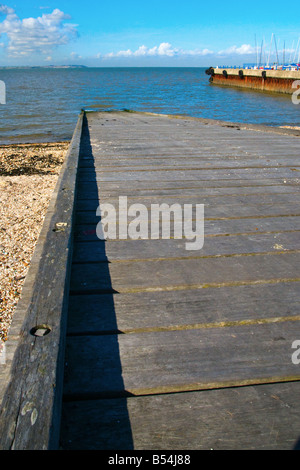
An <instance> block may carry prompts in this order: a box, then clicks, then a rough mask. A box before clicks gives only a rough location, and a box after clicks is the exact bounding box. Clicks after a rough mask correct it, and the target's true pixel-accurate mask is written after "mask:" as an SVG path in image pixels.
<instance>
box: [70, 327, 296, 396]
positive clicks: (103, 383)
mask: <svg viewBox="0 0 300 470" xmlns="http://www.w3.org/2000/svg"><path fill="white" fill-rule="evenodd" d="M298 326H299V320H298V321H295V322H293V321H286V322H280V323H271V324H259V325H255V324H254V325H250V326H249V325H240V326H230V327H229V328H226V327H220V328H206V327H204V328H199V329H193V330H178V331H163V332H153V333H144V334H132V335H119V336H116V335H111V336H91V337H89V338H88V341H87V339H86V338H85V337H71V338H68V341H67V353H66V363H67V366H66V375H65V392H64V394H65V396H67V397H68V398H71V397H72V399H73V400H74V399H76V397H77V398H78V397H85V398H88V397H90V398H91V397H94V398H97V397H98V398H100V397H102V398H103V397H108V396H126V394H130V395H134V396H141V395H149V394H160V393H174V392H182V391H192V390H207V389H215V388H225V387H226V388H227V387H236V386H244V385H249V384H262V383H275V382H285V381H293V380H300V373H299V367H298V366H297V365H295V364H293V363H292V358H291V356H292V352H293V350H292V344H293V342H294V341H295V339H296V335H295V329H297V327H298ZM137 371H138V373H137Z"/></svg>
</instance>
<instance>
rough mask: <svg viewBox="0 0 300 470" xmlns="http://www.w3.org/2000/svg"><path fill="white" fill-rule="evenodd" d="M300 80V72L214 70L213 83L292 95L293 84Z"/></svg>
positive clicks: (293, 90)
mask: <svg viewBox="0 0 300 470" xmlns="http://www.w3.org/2000/svg"><path fill="white" fill-rule="evenodd" d="M296 80H300V70H299V71H297V70H261V69H259V70H252V69H234V68H213V71H212V74H211V82H212V83H213V84H215V85H224V86H235V87H239V88H248V89H252V90H259V91H268V92H275V93H285V94H292V93H294V92H295V90H296V89H295V88H293V83H294V82H295V81H296Z"/></svg>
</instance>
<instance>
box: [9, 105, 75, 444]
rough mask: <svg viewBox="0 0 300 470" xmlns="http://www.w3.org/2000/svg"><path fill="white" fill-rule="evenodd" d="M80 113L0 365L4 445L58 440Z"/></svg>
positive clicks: (56, 441)
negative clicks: (2, 361)
mask: <svg viewBox="0 0 300 470" xmlns="http://www.w3.org/2000/svg"><path fill="white" fill-rule="evenodd" d="M82 122H83V114H81V115H80V117H79V119H78V123H77V126H76V129H75V132H74V135H73V139H72V142H71V144H70V146H69V150H68V152H67V155H66V160H65V163H64V165H63V168H62V171H61V174H60V177H59V180H58V183H57V186H56V189H55V191H54V194H53V196H52V199H51V202H50V206H49V208H48V211H47V214H46V218H45V222H44V225H43V228H42V231H41V235H40V237H39V240H38V243H37V247H36V250H35V252H34V256H33V259H32V262H31V266H30V270H29V273H28V275H27V277H26V281H25V284H24V287H23V291H22V296H21V299H20V301H19V304H18V307H17V310H16V312H15V315H14V318H13V323H12V326H11V328H10V331H9V337H8V342H7V346H6V348H7V355H6V361H5V364H1V365H0V371H1V375H0V401H1V411H0V449H2V450H44V449H56V448H57V447H58V441H59V431H60V418H61V401H62V389H63V372H64V353H65V340H66V319H67V302H68V290H69V275H70V261H71V254H72V245H73V223H74V219H73V215H74V211H73V206H74V200H75V191H76V175H77V165H78V156H79V147H80V139H81V130H82Z"/></svg>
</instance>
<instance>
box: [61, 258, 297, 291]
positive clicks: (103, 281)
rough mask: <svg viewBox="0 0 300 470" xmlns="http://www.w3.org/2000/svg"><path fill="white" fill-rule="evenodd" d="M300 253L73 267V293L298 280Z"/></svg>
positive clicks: (190, 287) (174, 288)
mask: <svg viewBox="0 0 300 470" xmlns="http://www.w3.org/2000/svg"><path fill="white" fill-rule="evenodd" d="M299 262H300V253H280V254H278V255H276V256H275V255H274V256H270V255H263V254H262V255H260V256H249V257H247V258H246V257H241V258H238V259H237V258H231V257H225V258H210V259H185V260H180V259H179V260H172V259H171V260H169V259H166V260H164V259H156V260H154V261H150V262H146V261H141V262H130V261H124V262H122V263H112V264H109V265H108V264H106V263H101V264H99V265H97V264H88V263H86V264H80V265H73V266H72V280H71V287H70V288H71V292H73V293H77V292H83V293H89V292H95V293H97V292H106V291H109V292H112V291H116V292H120V293H129V292H138V291H144V292H146V291H152V290H153V291H155V290H156V291H159V290H176V289H179V290H181V289H182V290H184V289H192V288H201V287H202V288H205V287H210V286H216V287H217V286H221V285H232V284H252V283H259V282H261V283H264V282H267V283H269V282H278V281H280V280H284V279H285V280H287V279H290V280H298V279H299V278H300V276H299Z"/></svg>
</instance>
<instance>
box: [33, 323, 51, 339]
mask: <svg viewBox="0 0 300 470" xmlns="http://www.w3.org/2000/svg"><path fill="white" fill-rule="evenodd" d="M50 333H51V328H50V326H48V325H38V326H35V327H34V328H32V329H31V330H30V334H31V335H32V336H36V337H37V338H43V337H44V336H48V335H49V334H50Z"/></svg>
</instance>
